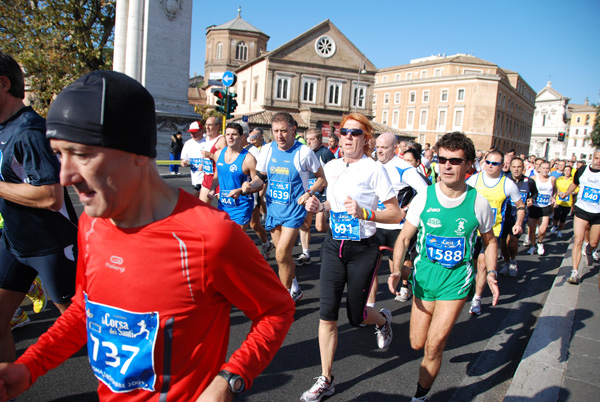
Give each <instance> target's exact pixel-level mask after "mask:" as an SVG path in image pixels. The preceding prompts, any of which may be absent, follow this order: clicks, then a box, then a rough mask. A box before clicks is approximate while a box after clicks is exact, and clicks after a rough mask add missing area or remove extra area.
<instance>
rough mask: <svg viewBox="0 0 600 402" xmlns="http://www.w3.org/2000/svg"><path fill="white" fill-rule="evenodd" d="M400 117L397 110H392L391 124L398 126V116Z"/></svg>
mask: <svg viewBox="0 0 600 402" xmlns="http://www.w3.org/2000/svg"><path fill="white" fill-rule="evenodd" d="M399 117H400V112H399V111H398V110H394V113H393V114H392V124H393V126H394V127H398V118H399Z"/></svg>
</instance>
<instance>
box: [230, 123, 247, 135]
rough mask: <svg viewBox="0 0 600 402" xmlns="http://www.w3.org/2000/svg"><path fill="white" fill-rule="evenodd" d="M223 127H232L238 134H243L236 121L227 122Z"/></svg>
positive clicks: (242, 129)
mask: <svg viewBox="0 0 600 402" xmlns="http://www.w3.org/2000/svg"><path fill="white" fill-rule="evenodd" d="M225 128H226V129H227V128H233V129H235V130H237V132H238V133H239V134H240V135H244V128H243V127H242V126H241V125H240V124H238V123H227V125H226V126H225Z"/></svg>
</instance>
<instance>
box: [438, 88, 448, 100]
mask: <svg viewBox="0 0 600 402" xmlns="http://www.w3.org/2000/svg"><path fill="white" fill-rule="evenodd" d="M440 102H448V90H447V89H442V93H441V94H440Z"/></svg>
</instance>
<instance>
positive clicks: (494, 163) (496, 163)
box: [485, 161, 501, 166]
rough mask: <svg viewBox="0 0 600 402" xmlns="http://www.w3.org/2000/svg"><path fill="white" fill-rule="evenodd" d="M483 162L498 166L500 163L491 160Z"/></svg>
mask: <svg viewBox="0 0 600 402" xmlns="http://www.w3.org/2000/svg"><path fill="white" fill-rule="evenodd" d="M485 163H487V164H488V165H492V166H498V165H500V164H501V162H492V161H485Z"/></svg>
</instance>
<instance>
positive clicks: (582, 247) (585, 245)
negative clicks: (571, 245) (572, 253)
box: [581, 241, 588, 255]
mask: <svg viewBox="0 0 600 402" xmlns="http://www.w3.org/2000/svg"><path fill="white" fill-rule="evenodd" d="M587 246H588V243H587V242H585V241H584V242H583V246H581V254H583V255H585V252H586V250H587Z"/></svg>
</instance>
